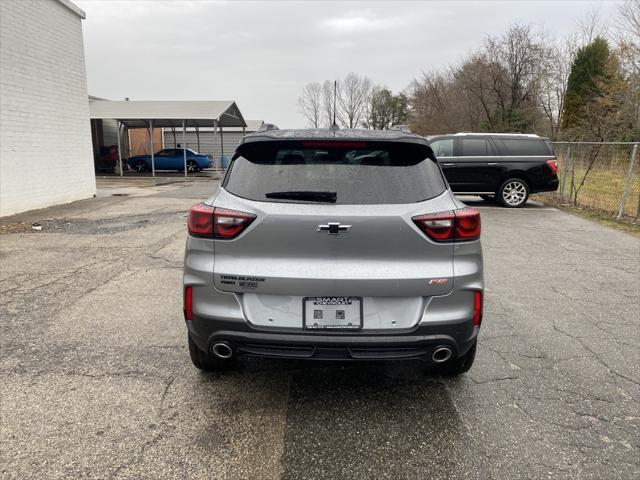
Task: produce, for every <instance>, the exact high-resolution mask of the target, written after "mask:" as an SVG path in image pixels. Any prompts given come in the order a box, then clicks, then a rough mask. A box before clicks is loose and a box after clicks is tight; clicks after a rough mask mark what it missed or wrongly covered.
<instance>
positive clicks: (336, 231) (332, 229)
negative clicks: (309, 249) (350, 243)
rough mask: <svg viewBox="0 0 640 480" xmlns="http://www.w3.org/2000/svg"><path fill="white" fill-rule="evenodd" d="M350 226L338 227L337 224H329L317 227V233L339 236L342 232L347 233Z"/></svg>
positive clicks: (338, 224)
mask: <svg viewBox="0 0 640 480" xmlns="http://www.w3.org/2000/svg"><path fill="white" fill-rule="evenodd" d="M350 229H351V225H340V223H338V222H329V223H327V224H326V225H318V230H317V231H318V232H327V233H328V234H329V235H340V234H341V233H342V232H348V231H349V230H350Z"/></svg>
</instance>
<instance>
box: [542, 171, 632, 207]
mask: <svg viewBox="0 0 640 480" xmlns="http://www.w3.org/2000/svg"><path fill="white" fill-rule="evenodd" d="M636 170H637V169H636ZM584 172H585V169H576V171H575V180H574V181H575V184H576V187H577V186H578V185H579V184H580V181H581V180H582V177H583V175H584ZM559 173H562V171H561V172H559ZM627 173H628V172H627V171H624V172H623V171H621V169H593V170H591V172H589V175H588V176H587V179H586V181H585V184H584V185H583V186H582V188H581V189H580V192H578V206H579V207H585V208H588V209H592V210H600V211H602V212H609V213H611V214H613V215H617V213H618V209H619V207H620V199H621V198H622V194H623V192H624V186H625V182H626V178H627ZM570 176H571V173H570V172H569V174H568V176H567V179H566V184H565V198H564V201H565V202H572V201H573V199H572V198H570V197H569V192H570V190H571V178H570ZM560 186H562V177H561V178H560ZM553 196H554V197H555V201H556V202H559V199H560V194H559V192H556V193H555V194H554V195H553ZM639 196H640V175H639V174H638V173H636V174H635V175H634V178H633V181H632V183H631V188H630V190H629V196H628V197H627V202H626V204H625V208H624V214H625V216H628V217H632V218H633V217H635V216H636V214H637V209H638V197H639Z"/></svg>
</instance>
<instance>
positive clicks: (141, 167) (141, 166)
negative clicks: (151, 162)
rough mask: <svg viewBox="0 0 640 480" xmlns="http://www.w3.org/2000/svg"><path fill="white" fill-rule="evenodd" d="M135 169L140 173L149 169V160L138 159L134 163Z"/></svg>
mask: <svg viewBox="0 0 640 480" xmlns="http://www.w3.org/2000/svg"><path fill="white" fill-rule="evenodd" d="M133 169H134V170H135V171H136V172H138V173H144V172H146V171H147V162H145V161H144V160H138V161H137V162H136V163H135V164H134V165H133Z"/></svg>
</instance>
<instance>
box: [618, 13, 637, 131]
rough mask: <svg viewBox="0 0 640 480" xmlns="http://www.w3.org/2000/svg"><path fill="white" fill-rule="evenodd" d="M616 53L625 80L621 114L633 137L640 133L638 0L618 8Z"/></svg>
mask: <svg viewBox="0 0 640 480" xmlns="http://www.w3.org/2000/svg"><path fill="white" fill-rule="evenodd" d="M616 27H617V32H616V33H617V35H616V45H617V46H616V53H617V55H618V57H619V58H620V70H621V73H622V75H623V77H624V78H625V80H626V82H627V87H628V88H627V91H626V98H625V101H624V105H623V110H622V116H623V118H626V119H628V122H629V123H630V125H631V129H632V130H634V131H635V132H634V133H633V134H632V135H633V136H634V137H635V138H637V135H639V134H640V0H627V1H626V2H625V3H624V4H622V5H621V6H620V7H619V9H618V18H617V21H616Z"/></svg>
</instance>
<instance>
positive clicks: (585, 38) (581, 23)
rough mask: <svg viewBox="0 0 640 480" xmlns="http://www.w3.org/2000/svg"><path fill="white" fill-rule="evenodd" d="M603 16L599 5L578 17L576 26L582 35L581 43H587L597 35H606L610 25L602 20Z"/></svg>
mask: <svg viewBox="0 0 640 480" xmlns="http://www.w3.org/2000/svg"><path fill="white" fill-rule="evenodd" d="M602 18H603V16H602V14H601V12H600V9H599V8H597V7H594V8H592V9H591V10H588V11H586V12H585V13H583V14H582V15H580V16H578V18H577V19H576V26H577V27H578V33H579V35H580V44H581V45H587V44H589V43H591V42H593V40H595V38H596V37H603V38H604V37H606V36H607V30H608V26H607V24H606V23H604V22H603V20H602Z"/></svg>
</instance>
